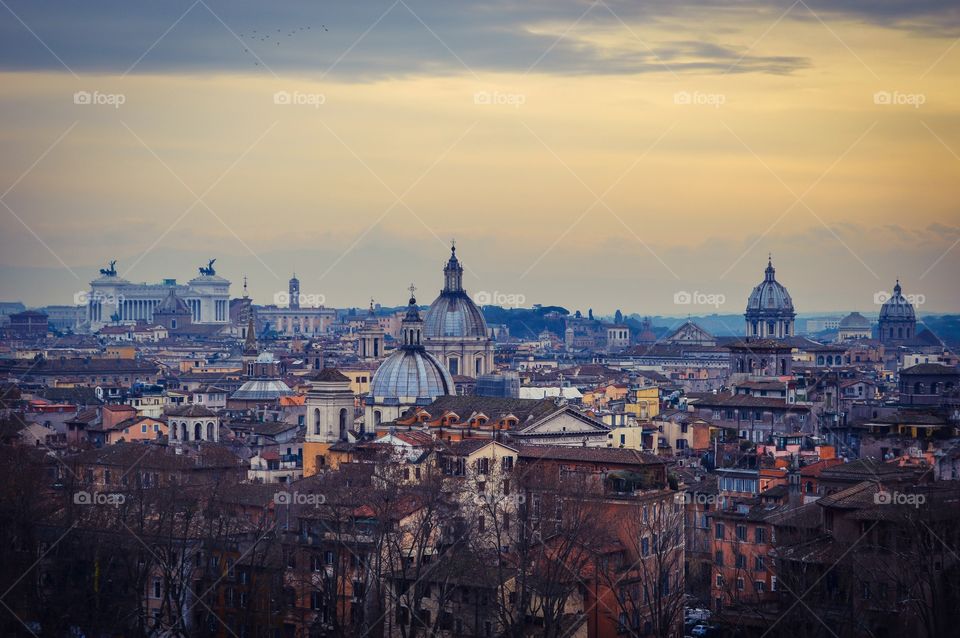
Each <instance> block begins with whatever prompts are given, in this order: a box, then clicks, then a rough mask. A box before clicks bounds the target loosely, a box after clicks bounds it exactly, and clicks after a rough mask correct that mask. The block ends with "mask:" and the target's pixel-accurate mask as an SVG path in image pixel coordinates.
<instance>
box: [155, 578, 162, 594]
mask: <svg viewBox="0 0 960 638" xmlns="http://www.w3.org/2000/svg"><path fill="white" fill-rule="evenodd" d="M153 597H154V598H161V597H162V590H161V586H160V579H159V578H154V579H153Z"/></svg>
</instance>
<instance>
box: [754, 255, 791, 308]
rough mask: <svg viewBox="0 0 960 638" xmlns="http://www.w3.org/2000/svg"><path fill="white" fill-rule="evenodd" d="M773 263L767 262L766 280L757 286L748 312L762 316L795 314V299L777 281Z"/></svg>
mask: <svg viewBox="0 0 960 638" xmlns="http://www.w3.org/2000/svg"><path fill="white" fill-rule="evenodd" d="M775 273H776V271H775V270H774V268H773V263H772V261H768V262H767V269H766V270H765V271H764V279H763V281H761V282H760V283H759V284H757V285H756V286H755V287H754V289H753V292H751V293H750V298H749V299H748V300H747V312H748V313H749V312H756V313H760V314H768V313H775V314H784V313H786V314H791V315H792V314H793V312H794V311H793V299H791V298H790V293H789V292H787V289H786V288H784V286H783V284H781V283H780V282H779V281H777V280H776V277H775Z"/></svg>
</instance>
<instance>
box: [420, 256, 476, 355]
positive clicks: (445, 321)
mask: <svg viewBox="0 0 960 638" xmlns="http://www.w3.org/2000/svg"><path fill="white" fill-rule="evenodd" d="M443 274H444V286H443V290H442V291H441V292H440V296H439V297H437V298H436V300H434V302H433V303H432V304H430V309H429V310H427V314H426V317H424V320H423V334H424V336H425V337H427V338H428V339H431V338H438V337H456V338H459V339H471V338H477V339H486V338H487V322H486V321H485V320H484V318H483V313H482V312H480V308H478V307H477V304H475V303H474V302H473V300H472V299H470V297H469V296H468V295H467V293H466V291H465V290H464V289H463V266H461V265H460V262H459V261H458V260H457V249H456V247H453V248H451V249H450V259H449V261H447V265H446V266H445V267H444V269H443Z"/></svg>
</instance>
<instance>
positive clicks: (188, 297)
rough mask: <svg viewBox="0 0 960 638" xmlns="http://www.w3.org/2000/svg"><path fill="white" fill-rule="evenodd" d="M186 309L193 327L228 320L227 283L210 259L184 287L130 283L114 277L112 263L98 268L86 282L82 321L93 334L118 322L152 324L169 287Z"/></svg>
mask: <svg viewBox="0 0 960 638" xmlns="http://www.w3.org/2000/svg"><path fill="white" fill-rule="evenodd" d="M171 287H173V288H174V289H175V290H176V295H177V296H178V297H180V298H181V299H183V300H184V302H186V304H187V307H188V308H190V312H191V321H192V323H194V324H222V325H224V326H226V325H227V324H228V323H229V321H230V282H229V281H227V280H226V279H224V278H223V277H220V276H219V275H217V274H216V272H215V271H214V269H213V260H211V262H210V264H209V265H208V266H206V267H201V268H200V276H198V277H194V278H193V279H191V280H190V281H189V282H187V283H186V284H178V283H177V282H176V280H174V279H165V280H164V281H163V282H162V283H159V284H148V283H138V284H135V283H132V282H130V281H127V280H126V279H124V278H123V277H121V276H119V275H118V274H117V270H116V262H115V261H112V262H110V267H109V268H101V269H100V277H99V278H97V279H94V280H93V281H91V282H90V291H89V292H88V293H86V295H85V299H83V301H84V302H85V303H86V322H87V324H88V329H89V330H90V332H96V331H97V330H99V329H100V328H102V327H103V326H105V325H107V324H109V323H111V322H112V321H113V317H114V316H116V318H117V320H119V321H129V322H135V321H140V320H142V321H146V322H148V323H150V322H153V313H154V310H156V309H157V308H158V307H159V306H160V305H161V304H162V303H163V301H164V299H166V298H167V297H168V296H169V294H170V288H171Z"/></svg>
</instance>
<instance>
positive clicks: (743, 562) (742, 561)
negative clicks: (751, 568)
mask: <svg viewBox="0 0 960 638" xmlns="http://www.w3.org/2000/svg"><path fill="white" fill-rule="evenodd" d="M736 565H737V569H743V568H745V567H746V566H747V557H746V556H744V555H743V554H737V562H736Z"/></svg>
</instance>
